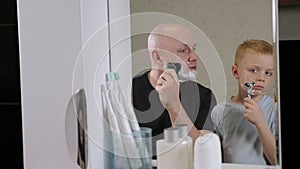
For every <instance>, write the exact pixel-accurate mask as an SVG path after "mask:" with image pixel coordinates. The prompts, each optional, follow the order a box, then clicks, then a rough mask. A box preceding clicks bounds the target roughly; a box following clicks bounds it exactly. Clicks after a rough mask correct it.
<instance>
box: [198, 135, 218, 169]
mask: <svg viewBox="0 0 300 169" xmlns="http://www.w3.org/2000/svg"><path fill="white" fill-rule="evenodd" d="M221 168H222V152H221V143H220V139H219V137H218V135H216V134H215V133H206V134H204V135H201V136H199V137H198V138H197V139H196V140H195V144H194V169H221Z"/></svg>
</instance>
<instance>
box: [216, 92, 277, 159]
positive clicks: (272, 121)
mask: <svg viewBox="0 0 300 169" xmlns="http://www.w3.org/2000/svg"><path fill="white" fill-rule="evenodd" d="M224 105H225V106H224ZM259 105H260V107H261V109H262V111H263V113H264V117H265V119H266V121H267V123H268V125H269V128H270V129H271V132H272V133H273V135H274V136H276V135H277V131H276V127H277V126H276V122H277V112H278V105H277V103H275V102H274V99H273V98H272V97H270V96H267V95H265V96H264V97H263V99H262V100H261V101H260V102H259ZM244 110H245V107H244V106H242V105H238V104H236V103H233V102H232V101H231V99H227V100H226V102H222V103H220V104H218V105H217V106H215V107H214V109H213V110H212V112H211V118H212V121H213V123H214V126H215V131H216V133H217V134H218V135H219V137H220V139H221V143H222V149H223V162H224V163H238V164H267V163H266V161H265V158H264V156H263V148H262V145H261V141H260V139H259V136H258V132H257V130H256V127H255V126H254V125H253V124H252V123H251V122H249V121H248V120H247V119H246V118H245V117H244Z"/></svg>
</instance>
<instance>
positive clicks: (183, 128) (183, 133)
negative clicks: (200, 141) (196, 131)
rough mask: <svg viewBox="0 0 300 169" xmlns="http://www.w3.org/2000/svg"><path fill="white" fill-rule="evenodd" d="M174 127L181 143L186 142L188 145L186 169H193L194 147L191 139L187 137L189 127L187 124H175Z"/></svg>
mask: <svg viewBox="0 0 300 169" xmlns="http://www.w3.org/2000/svg"><path fill="white" fill-rule="evenodd" d="M175 127H176V128H178V129H179V138H180V141H181V143H182V144H184V142H186V143H187V144H188V169H194V145H193V139H192V138H191V137H190V136H189V135H188V133H189V126H188V125H187V124H176V125H175Z"/></svg>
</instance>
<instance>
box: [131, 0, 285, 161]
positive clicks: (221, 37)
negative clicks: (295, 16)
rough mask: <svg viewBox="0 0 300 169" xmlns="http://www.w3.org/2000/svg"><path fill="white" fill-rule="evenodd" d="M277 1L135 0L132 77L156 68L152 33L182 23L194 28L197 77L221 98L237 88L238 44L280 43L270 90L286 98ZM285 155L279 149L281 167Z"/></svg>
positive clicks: (270, 93) (272, 93)
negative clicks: (152, 61)
mask: <svg viewBox="0 0 300 169" xmlns="http://www.w3.org/2000/svg"><path fill="white" fill-rule="evenodd" d="M277 3H278V2H277V0H265V1H261V0H224V1H218V0H190V1H181V0H172V1H169V0H130V14H131V21H130V23H131V49H132V76H134V75H136V74H138V73H141V72H143V71H145V69H147V68H150V67H151V66H150V59H149V54H148V51H147V36H148V34H149V32H150V31H151V30H152V29H153V28H154V27H155V26H156V25H157V24H159V23H163V22H175V23H182V24H184V25H185V26H187V27H188V28H190V30H191V31H192V33H193V34H194V35H195V38H196V41H197V53H198V55H199V63H198V76H197V81H199V82H201V83H202V84H204V85H205V86H207V87H209V88H211V89H212V90H213V91H214V92H215V94H216V97H217V101H218V102H221V101H223V100H224V99H225V98H228V97H230V96H233V95H234V94H235V93H236V92H237V86H236V80H235V79H234V78H233V76H232V74H231V66H232V64H233V62H234V55H235V50H236V48H237V46H238V44H240V43H241V42H243V41H245V40H246V39H253V38H258V39H264V40H266V41H268V42H270V43H272V44H273V45H274V50H275V51H274V54H275V56H276V59H275V62H276V63H275V65H276V66H275V69H276V70H275V79H274V81H273V82H274V83H273V84H272V87H271V88H270V89H269V91H268V94H269V95H271V96H274V99H276V100H277V99H280V98H279V97H278V93H279V92H278V89H279V86H278V65H277V62H278V47H277V46H278V31H277V7H278V5H277ZM279 108H280V106H279ZM279 110H280V109H279ZM278 114H279V116H280V112H279V113H278ZM278 118H279V117H278ZM277 128H280V124H278V127H277ZM279 131H280V130H279ZM279 136H280V134H279ZM278 140H279V141H278V144H277V149H278V152H280V138H279V139H278ZM280 159H281V158H280V153H279V154H278V160H277V161H278V167H280Z"/></svg>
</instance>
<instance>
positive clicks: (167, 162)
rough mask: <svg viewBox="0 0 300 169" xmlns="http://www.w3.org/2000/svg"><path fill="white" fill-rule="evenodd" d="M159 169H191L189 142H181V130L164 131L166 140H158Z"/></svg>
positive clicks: (167, 129)
mask: <svg viewBox="0 0 300 169" xmlns="http://www.w3.org/2000/svg"><path fill="white" fill-rule="evenodd" d="M156 150H157V168H158V169H189V168H188V167H189V161H188V157H189V155H188V152H189V151H188V142H181V139H180V136H179V129H178V128H176V127H171V128H166V129H164V138H163V139H160V140H157V142H156Z"/></svg>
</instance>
